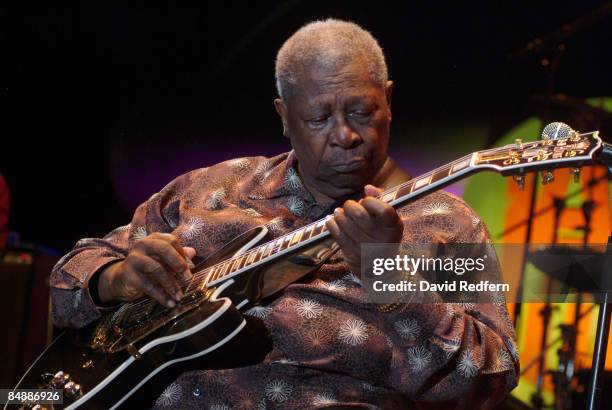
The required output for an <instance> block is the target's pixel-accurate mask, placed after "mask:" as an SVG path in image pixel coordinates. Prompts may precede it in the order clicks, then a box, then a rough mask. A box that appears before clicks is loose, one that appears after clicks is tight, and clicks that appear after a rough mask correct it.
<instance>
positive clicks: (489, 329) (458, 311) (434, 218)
mask: <svg viewBox="0 0 612 410" xmlns="http://www.w3.org/2000/svg"><path fill="white" fill-rule="evenodd" d="M426 198H427V197H426ZM437 199H441V200H440V201H437ZM419 202H420V203H419ZM424 203H425V205H424V206H423V204H424ZM400 216H401V217H402V219H403V220H404V225H405V230H404V238H403V242H409V243H415V242H416V243H481V244H482V243H490V238H489V234H488V232H487V230H486V227H485V226H484V224H483V223H482V221H480V219H479V218H478V217H477V215H476V214H475V212H474V211H473V210H472V209H471V208H469V206H467V205H466V204H465V203H464V202H463V201H462V200H460V199H458V198H454V197H451V196H449V195H448V194H444V196H441V194H436V196H435V197H434V198H433V200H432V199H425V198H424V199H423V200H421V201H417V202H416V203H415V204H414V205H413V206H410V207H408V208H404V209H402V210H400ZM489 249H492V248H491V247H489ZM488 256H489V259H490V261H489V262H490V267H489V268H488V269H487V272H486V275H487V279H492V280H497V281H499V280H500V273H499V272H500V270H499V263H498V261H497V258H496V257H495V254H494V252H493V253H492V255H488ZM491 259H492V260H491ZM442 300H448V299H443V298H441V297H440V296H439V295H437V296H433V297H432V298H431V300H430V301H429V302H428V303H410V304H405V305H402V306H401V307H400V308H399V309H397V310H395V311H392V312H390V313H387V314H386V318H385V320H384V326H385V327H386V328H387V329H386V333H387V334H388V335H389V337H390V338H391V341H392V342H393V344H395V345H396V346H397V347H399V348H400V351H403V352H404V354H403V355H401V356H399V357H397V358H394V363H395V364H396V365H395V366H392V371H391V373H390V384H391V386H392V387H393V388H395V389H397V390H399V391H401V392H402V393H403V394H406V395H407V396H409V397H410V399H411V400H413V401H414V402H415V403H421V404H423V405H425V406H427V407H428V408H429V406H431V405H434V403H435V408H438V407H439V408H494V407H495V405H497V404H498V403H499V402H500V401H501V400H503V398H504V397H505V396H506V395H507V393H508V392H509V391H510V390H511V389H512V388H514V387H515V386H516V384H517V378H518V374H519V363H518V352H517V348H516V336H515V333H514V328H513V325H512V322H511V321H510V318H509V315H508V311H507V309H506V304H505V300H504V298H503V294H500V295H498V297H497V298H491V299H489V301H487V302H486V303H485V302H482V303H469V302H467V303H445V302H443V301H442Z"/></svg>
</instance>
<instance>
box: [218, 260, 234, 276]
mask: <svg viewBox="0 0 612 410" xmlns="http://www.w3.org/2000/svg"><path fill="white" fill-rule="evenodd" d="M230 262H231V261H227V262H224V263H223V265H221V268H220V269H219V270H218V271H217V274H216V275H215V280H216V279H219V278H222V277H223V276H225V275H227V270H228V268H229V266H230Z"/></svg>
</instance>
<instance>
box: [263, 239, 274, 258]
mask: <svg viewBox="0 0 612 410" xmlns="http://www.w3.org/2000/svg"><path fill="white" fill-rule="evenodd" d="M274 244H275V242H272V243H269V244H268V245H266V247H265V249H264V251H263V252H262V253H261V259H265V258H267V257H268V256H270V255H271V254H272V250H273V249H274Z"/></svg>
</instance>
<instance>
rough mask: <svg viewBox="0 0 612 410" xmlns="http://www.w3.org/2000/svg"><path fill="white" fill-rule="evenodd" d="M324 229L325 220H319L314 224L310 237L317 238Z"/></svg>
mask: <svg viewBox="0 0 612 410" xmlns="http://www.w3.org/2000/svg"><path fill="white" fill-rule="evenodd" d="M324 227H325V219H321V220H320V221H319V222H317V223H316V224H315V226H314V228H313V229H312V235H311V236H310V237H311V238H312V237H313V236H317V235H319V234H321V233H322V232H323V228H324Z"/></svg>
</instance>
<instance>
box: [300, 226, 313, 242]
mask: <svg viewBox="0 0 612 410" xmlns="http://www.w3.org/2000/svg"><path fill="white" fill-rule="evenodd" d="M314 227H315V224H310V225H308V226H307V227H306V229H305V230H304V235H302V238H303V240H305V241H306V240H308V239H310V238H312V231H314Z"/></svg>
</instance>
